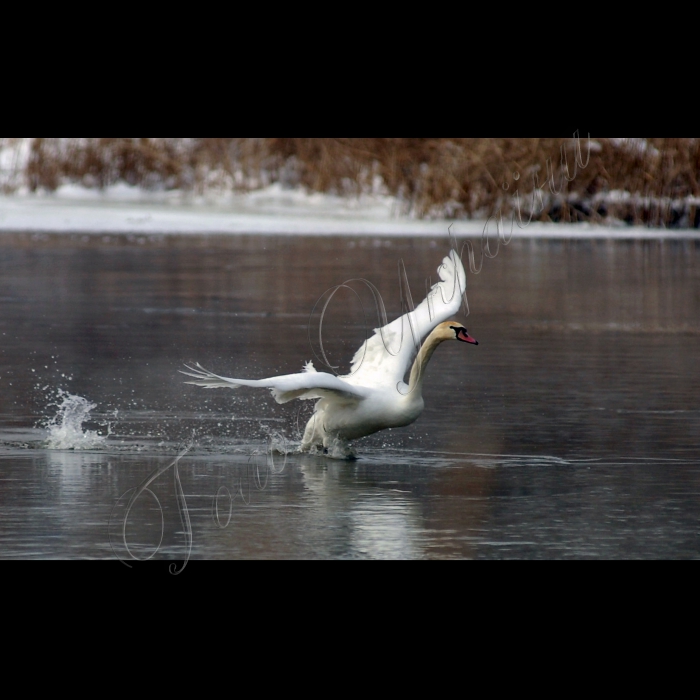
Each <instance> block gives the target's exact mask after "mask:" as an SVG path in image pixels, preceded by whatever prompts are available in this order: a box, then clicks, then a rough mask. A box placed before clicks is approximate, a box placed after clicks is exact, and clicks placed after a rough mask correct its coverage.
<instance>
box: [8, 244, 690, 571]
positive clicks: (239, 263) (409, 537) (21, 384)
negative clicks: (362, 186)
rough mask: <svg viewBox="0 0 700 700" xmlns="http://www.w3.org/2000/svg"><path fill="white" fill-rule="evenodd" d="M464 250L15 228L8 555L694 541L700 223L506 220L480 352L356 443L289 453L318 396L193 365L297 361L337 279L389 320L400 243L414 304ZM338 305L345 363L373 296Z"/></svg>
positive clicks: (467, 353) (643, 545)
mask: <svg viewBox="0 0 700 700" xmlns="http://www.w3.org/2000/svg"><path fill="white" fill-rule="evenodd" d="M447 249H448V242H447V240H446V238H445V239H444V240H441V239H436V238H435V237H432V238H421V237H411V238H400V237H385V238H381V237H379V238H372V237H354V236H351V235H344V236H342V237H303V236H294V237H292V236H279V237H276V236H243V235H241V236H215V235H201V236H162V235H147V234H139V235H98V236H88V235H83V234H80V235H70V234H62V235H57V234H31V233H25V234H21V233H17V234H13V233H3V235H2V237H1V238H0V333H1V334H2V335H1V336H0V338H1V339H2V343H1V344H0V370H1V372H2V380H3V393H2V398H0V516H1V517H0V557H2V558H106V559H110V558H116V557H120V558H122V559H125V560H129V558H130V557H131V556H134V557H137V558H145V557H148V556H151V555H152V556H153V557H154V558H155V559H172V560H179V561H183V560H185V559H187V557H190V558H191V559H209V558H241V557H244V558H455V557H457V558H697V557H698V556H700V498H699V496H700V401H699V398H698V397H699V396H700V345H699V341H700V241H695V240H663V241H655V240H645V241H620V240H618V241H613V240H576V241H573V240H538V239H523V238H520V239H515V240H513V241H512V242H511V244H510V245H509V246H508V247H506V248H502V249H501V251H500V253H499V255H498V256H497V257H496V258H495V259H492V260H486V261H485V263H484V269H483V271H482V272H481V274H479V275H471V274H469V273H468V275H467V276H468V295H469V304H470V309H471V314H470V316H469V317H468V319H467V320H466V325H467V327H468V328H469V332H470V333H471V334H472V335H473V336H474V337H476V338H477V339H478V340H479V346H478V347H474V346H465V345H463V344H461V343H446V344H444V345H443V346H441V347H440V348H439V349H438V351H437V352H436V354H435V356H434V357H433V359H432V360H431V363H430V366H429V368H428V374H427V379H426V386H425V390H424V395H425V403H426V409H425V412H424V413H423V415H422V416H421V418H419V420H418V421H417V422H416V423H414V424H413V425H411V426H409V427H407V428H403V429H397V430H393V431H387V432H384V433H379V434H377V435H375V436H371V437H369V438H366V439H364V440H361V441H358V443H356V447H357V450H358V453H359V456H360V459H359V460H358V461H356V462H343V461H338V460H331V459H328V458H324V457H312V456H308V455H299V454H295V453H294V452H293V449H291V448H293V446H294V444H295V443H296V442H298V439H299V434H298V432H299V427H301V428H303V425H304V422H305V419H306V417H308V415H309V413H310V409H311V404H310V402H294V403H290V404H286V405H282V406H280V405H278V404H276V403H275V402H274V400H273V399H272V397H271V396H270V395H269V393H268V392H267V391H265V390H245V389H240V390H238V391H229V390H226V389H218V390H204V389H200V388H198V387H194V386H189V385H186V384H184V383H183V380H185V379H186V378H185V377H183V376H182V375H180V374H178V369H181V368H182V365H183V363H184V362H188V363H189V362H195V361H196V362H200V363H201V364H202V365H203V366H204V367H206V368H207V369H211V370H212V371H215V372H217V373H220V374H223V375H225V376H234V377H247V378H260V377H263V376H271V375H274V374H285V373H289V372H296V371H299V370H300V369H301V367H302V365H303V363H304V362H305V361H307V360H310V359H314V358H313V353H312V350H311V348H310V346H309V332H308V327H309V314H310V312H311V310H312V308H313V307H314V304H315V303H316V301H317V300H318V298H319V297H320V296H321V295H322V294H323V292H325V291H326V290H327V289H329V288H331V287H333V286H335V285H337V284H340V283H342V282H344V281H345V280H347V279H349V278H354V277H364V278H366V279H368V280H370V281H371V282H373V283H374V284H375V285H377V287H378V288H379V289H380V291H381V293H382V295H383V297H384V301H385V303H386V306H387V311H388V313H389V316H390V318H393V317H395V316H396V315H398V314H399V312H400V302H399V291H398V276H397V263H398V261H399V259H403V261H404V262H405V265H406V269H407V272H408V278H409V281H410V284H411V292H412V296H413V299H414V301H415V302H416V303H417V302H418V301H420V300H421V299H422V298H423V297H424V295H425V279H426V277H427V276H429V275H431V276H432V278H433V281H435V279H436V276H435V270H436V268H437V266H438V264H439V262H440V260H441V259H442V257H443V255H444V254H445V253H446V252H447ZM336 301H337V303H334V304H333V305H332V306H331V307H329V313H328V317H327V319H326V327H325V333H324V340H325V342H326V345H327V348H328V352H329V353H330V355H331V358H332V360H337V361H338V362H340V363H341V364H342V363H343V362H345V363H347V361H349V359H350V357H351V356H352V354H353V352H354V351H355V349H356V348H357V347H358V346H359V345H360V343H361V341H362V340H363V338H364V335H363V327H362V326H363V313H362V309H361V308H360V307H359V305H358V303H357V299H356V298H354V297H353V296H352V295H351V294H347V295H345V296H343V294H342V293H341V294H340V295H339V296H338V297H337V300H336ZM460 320H464V319H460ZM369 323H370V325H371V327H373V326H374V325H375V324H374V321H373V320H372V319H370V320H369ZM312 325H313V323H312ZM313 337H314V336H313V333H312V338H313ZM314 362H315V363H316V367H317V369H319V370H320V369H323V367H322V366H321V364H320V363H319V362H318V361H317V360H315V359H314ZM71 397H81V398H83V399H85V402H84V403H82V404H80V402H78V403H75V402H76V401H78V400H77V399H71ZM71 401H73V403H72V404H71V403H70V402H71ZM78 404H80V405H78ZM91 405H94V407H93V408H90V406H91ZM59 409H62V410H59ZM69 409H70V410H74V411H77V413H74V414H73V419H72V420H73V423H72V424H71V423H70V420H71V419H70V415H69V413H70V411H69ZM81 410H82V411H83V412H84V413H83V417H85V416H87V417H88V420H87V421H86V422H85V423H84V424H83V425H82V427H81V426H80V421H79V419H80V411H81ZM76 416H77V418H76ZM61 420H65V424H63V425H62V424H61ZM76 421H77V423H76ZM76 426H77V427H76ZM59 429H63V431H64V434H63V437H61V436H60V435H59V437H56V436H57V435H58V432H60V430H59ZM57 431H58V432H57ZM71 431H73V432H71ZM66 433H67V434H66ZM51 435H53V437H54V438H56V440H57V441H54V442H53V445H54V447H60V446H61V445H63V446H64V447H65V446H66V445H73V446H75V447H82V448H86V449H47V440H48V439H49V437H50V436H51ZM80 436H82V438H83V442H82V443H81V442H80V440H79V439H78V438H79V437H80ZM59 438H60V439H59ZM64 438H65V439H66V440H67V442H61V441H60V440H61V439H64ZM71 440H73V442H71ZM91 440H92V442H91ZM270 445H276V446H277V447H284V446H287V447H288V448H290V450H289V454H287V455H281V454H279V452H276V451H275V452H273V454H272V455H270V454H269V449H268V448H269V446H270ZM185 449H187V452H186V453H185ZM183 453H184V454H183ZM178 454H181V455H182V456H181V457H180V458H179V460H177V461H176V456H177V455H178ZM159 471H162V474H160V475H159V476H157V478H155V479H154V480H153V481H152V482H151V483H150V484H149V486H148V490H147V491H144V492H143V493H142V495H141V497H140V498H139V499H138V500H137V501H136V502H135V503H134V504H133V506H132V508H131V510H130V512H129V517H128V518H126V525H124V522H125V515H126V511H127V504H128V501H129V497H130V496H131V495H132V494H133V493H134V491H133V490H134V489H135V488H136V487H137V486H139V484H143V483H144V481H145V480H147V478H148V477H149V475H156V474H158V473H159ZM176 474H177V480H176V479H175V475H176ZM183 522H184V525H183ZM188 533H189V534H188ZM125 542H126V544H127V546H128V551H127V549H126V547H125V546H124V543H125Z"/></svg>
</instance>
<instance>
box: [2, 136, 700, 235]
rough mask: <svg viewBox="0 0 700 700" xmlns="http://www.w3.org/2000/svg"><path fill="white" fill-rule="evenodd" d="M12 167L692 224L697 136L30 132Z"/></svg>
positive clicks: (482, 212)
mask: <svg viewBox="0 0 700 700" xmlns="http://www.w3.org/2000/svg"><path fill="white" fill-rule="evenodd" d="M8 141H11V140H9V139H1V140H0V150H1V149H2V148H3V146H7V143H6V142H8ZM577 147H580V151H578V152H577ZM577 161H578V162H577ZM582 165H585V167H581V166H582ZM567 175H568V177H567ZM22 178H23V181H24V183H25V184H26V185H27V186H28V187H29V189H30V190H38V189H47V190H53V189H55V188H56V187H58V186H59V185H60V184H61V183H64V182H77V183H81V184H83V185H85V186H87V187H99V188H104V187H106V186H108V185H110V184H113V183H116V182H120V181H122V182H126V183H128V184H130V185H139V186H141V187H145V188H149V189H175V188H180V189H183V190H186V191H193V192H197V193H203V192H206V191H207V190H211V189H214V188H216V189H222V190H226V189H230V190H238V191H244V190H250V189H255V188H258V187H261V186H265V185H268V184H270V183H273V182H280V183H282V184H283V185H284V186H289V187H299V186H301V187H304V188H306V189H307V190H309V191H315V192H330V193H336V194H342V195H350V196H357V195H361V194H363V193H368V192H373V193H385V194H389V195H392V196H394V197H396V198H397V200H398V201H399V202H400V203H401V206H402V207H403V212H404V213H406V214H410V215H412V216H415V217H447V218H454V219H460V218H471V217H475V216H478V217H486V216H489V215H494V214H495V213H496V212H498V211H499V210H500V211H501V212H503V213H504V214H505V215H508V214H510V213H511V212H513V211H514V209H515V208H516V205H517V204H518V203H519V205H520V210H521V214H522V216H523V217H525V218H526V219H527V218H528V217H529V216H530V214H531V213H532V215H533V218H535V219H536V220H541V221H591V222H601V221H609V220H610V219H618V220H622V221H626V222H628V223H632V224H646V225H649V226H694V227H699V226H700V206H699V205H700V139H691V138H686V139H680V138H676V139H660V138H648V139H604V138H600V139H595V140H593V141H592V144H591V149H590V152H589V150H588V142H587V140H586V139H585V138H584V139H582V140H581V141H580V142H577V140H576V139H575V138H567V139H522V138H521V139H516V138H511V139H508V138H501V139H445V138H441V139H437V138H435V139H430V138H423V139H397V138H387V139H368V138H365V139H331V138H319V139H233V138H209V139H203V138H193V139H175V138H173V139H31V145H30V149H29V157H28V159H27V161H26V165H25V168H24V172H23V173H22ZM6 179H7V178H6ZM18 182H19V180H18V178H17V177H15V179H14V180H13V181H11V183H10V184H6V185H5V189H12V188H13V187H16V186H18ZM516 192H517V193H518V198H516V197H515V193H516ZM533 193H535V194H537V196H536V197H535V198H534V199H533ZM533 202H534V205H533Z"/></svg>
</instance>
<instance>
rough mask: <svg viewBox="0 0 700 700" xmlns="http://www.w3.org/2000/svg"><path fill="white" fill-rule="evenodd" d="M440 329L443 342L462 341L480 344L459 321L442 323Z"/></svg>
mask: <svg viewBox="0 0 700 700" xmlns="http://www.w3.org/2000/svg"><path fill="white" fill-rule="evenodd" d="M438 328H439V329H440V337H441V338H442V339H443V340H461V341H462V342H463V343H471V344H472V345H478V344H479V342H478V341H477V340H475V339H474V338H472V337H471V336H470V335H469V333H468V332H467V329H466V328H465V327H464V326H463V325H462V324H461V323H458V322H457V321H446V322H445V323H441V324H440V325H439V326H438Z"/></svg>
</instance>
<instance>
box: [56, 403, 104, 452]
mask: <svg viewBox="0 0 700 700" xmlns="http://www.w3.org/2000/svg"><path fill="white" fill-rule="evenodd" d="M58 398H59V403H57V404H56V405H57V406H58V411H57V412H56V415H55V416H54V417H53V418H51V419H49V421H48V422H47V423H46V428H47V429H48V431H49V436H48V439H47V440H46V447H47V448H48V449H50V450H94V449H96V448H99V447H103V446H104V444H105V441H106V440H107V436H106V435H100V434H99V433H98V432H97V431H95V430H83V423H84V422H85V421H87V420H88V419H89V417H90V411H92V409H93V408H95V407H96V404H94V403H90V402H89V401H88V400H87V399H84V398H83V397H82V396H76V395H75V394H69V393H68V392H64V391H62V392H60V393H59V397H58Z"/></svg>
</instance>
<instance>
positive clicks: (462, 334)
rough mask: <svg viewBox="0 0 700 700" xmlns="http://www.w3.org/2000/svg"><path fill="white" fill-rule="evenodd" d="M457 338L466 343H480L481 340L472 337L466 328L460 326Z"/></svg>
mask: <svg viewBox="0 0 700 700" xmlns="http://www.w3.org/2000/svg"><path fill="white" fill-rule="evenodd" d="M457 340H461V341H462V342H464V343H471V344H472V345H478V344H479V341H478V340H476V339H475V338H472V337H471V336H470V335H469V333H467V329H466V328H460V329H459V331H458V332H457Z"/></svg>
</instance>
